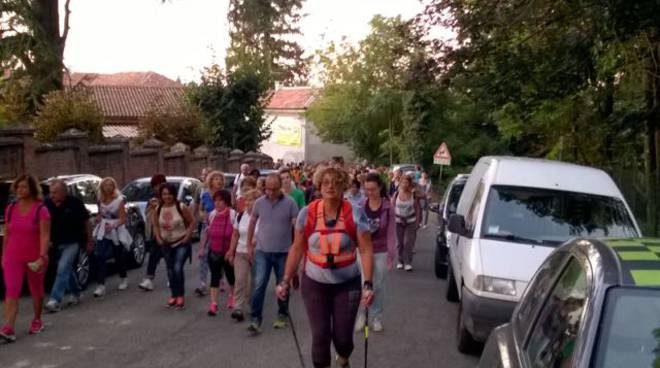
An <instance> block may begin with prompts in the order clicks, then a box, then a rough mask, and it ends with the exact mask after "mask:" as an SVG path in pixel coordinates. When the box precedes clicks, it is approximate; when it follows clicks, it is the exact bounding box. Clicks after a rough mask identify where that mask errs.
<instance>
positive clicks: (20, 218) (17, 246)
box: [2, 202, 50, 262]
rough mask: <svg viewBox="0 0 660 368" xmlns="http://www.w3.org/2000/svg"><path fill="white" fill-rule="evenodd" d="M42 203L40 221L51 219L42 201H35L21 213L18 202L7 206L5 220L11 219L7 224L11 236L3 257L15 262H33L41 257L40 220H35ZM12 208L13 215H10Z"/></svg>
mask: <svg viewBox="0 0 660 368" xmlns="http://www.w3.org/2000/svg"><path fill="white" fill-rule="evenodd" d="M40 205H41V209H40V211H39V221H41V220H50V213H49V212H48V208H47V207H46V206H45V205H43V204H42V203H41V202H36V203H34V204H33V205H32V208H30V210H29V211H28V212H27V213H26V214H21V213H20V210H19V209H18V204H15V205H9V206H7V209H6V210H5V220H7V219H9V222H8V223H6V224H5V226H7V228H8V229H9V237H8V238H7V243H6V247H5V249H4V252H3V254H2V258H3V259H6V260H8V261H15V262H32V261H35V260H36V259H37V258H39V253H40V247H41V245H40V244H39V243H40V237H39V221H35V216H36V211H37V208H39V206H40ZM10 209H11V212H12V213H11V216H10V215H9V211H10ZM10 218H11V219H10Z"/></svg>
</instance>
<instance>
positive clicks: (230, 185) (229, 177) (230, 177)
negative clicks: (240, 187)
mask: <svg viewBox="0 0 660 368" xmlns="http://www.w3.org/2000/svg"><path fill="white" fill-rule="evenodd" d="M237 176H238V174H237V173H225V189H227V190H229V191H231V190H232V189H234V181H235V180H236V177H237Z"/></svg>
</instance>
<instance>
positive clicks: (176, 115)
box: [139, 99, 208, 147]
mask: <svg viewBox="0 0 660 368" xmlns="http://www.w3.org/2000/svg"><path fill="white" fill-rule="evenodd" d="M139 133H140V138H141V139H143V140H147V139H150V138H152V137H153V138H156V139H158V140H159V141H161V142H164V143H165V144H166V145H168V146H173V145H175V144H176V143H184V144H186V145H188V146H190V147H198V146H201V145H203V144H205V143H206V141H207V139H208V128H207V124H206V119H205V117H204V114H203V113H202V111H201V110H200V109H199V107H197V106H196V105H193V104H191V103H189V102H188V101H186V100H185V99H182V100H181V101H180V102H179V104H177V105H170V106H165V107H158V106H154V108H152V109H151V110H149V111H148V112H147V114H146V116H144V117H143V118H142V119H141V120H140V126H139Z"/></svg>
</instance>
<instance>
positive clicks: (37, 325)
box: [29, 319, 44, 335]
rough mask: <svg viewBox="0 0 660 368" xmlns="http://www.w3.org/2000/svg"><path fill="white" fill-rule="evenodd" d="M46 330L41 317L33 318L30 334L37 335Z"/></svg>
mask: <svg viewBox="0 0 660 368" xmlns="http://www.w3.org/2000/svg"><path fill="white" fill-rule="evenodd" d="M43 330H44V323H43V322H41V320H40V319H33V320H32V323H31V324H30V331H29V333H30V335H36V334H38V333H41V331H43Z"/></svg>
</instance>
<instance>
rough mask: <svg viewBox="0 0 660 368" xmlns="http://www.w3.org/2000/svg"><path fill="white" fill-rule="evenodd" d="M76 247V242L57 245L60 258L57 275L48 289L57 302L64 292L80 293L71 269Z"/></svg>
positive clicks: (76, 252) (76, 254)
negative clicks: (50, 288) (51, 287)
mask: <svg viewBox="0 0 660 368" xmlns="http://www.w3.org/2000/svg"><path fill="white" fill-rule="evenodd" d="M78 249H79V247H78V243H71V244H62V245H59V246H58V247H57V252H58V253H59V256H60V260H59V261H58V262H57V276H55V283H54V284H53V289H52V290H51V291H50V298H51V299H52V300H55V301H56V302H58V303H60V302H62V297H63V296H64V294H66V293H71V294H73V295H76V296H79V295H80V285H78V278H77V277H76V273H75V272H74V269H73V263H74V262H75V261H76V257H77V256H78Z"/></svg>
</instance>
